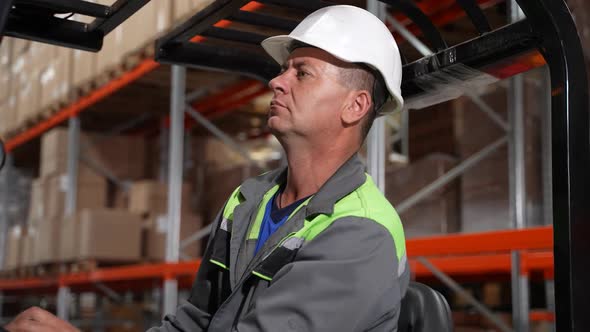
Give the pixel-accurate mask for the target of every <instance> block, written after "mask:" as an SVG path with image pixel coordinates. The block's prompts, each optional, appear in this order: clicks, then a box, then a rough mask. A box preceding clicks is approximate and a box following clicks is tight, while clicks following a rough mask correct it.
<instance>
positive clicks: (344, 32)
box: [262, 5, 404, 115]
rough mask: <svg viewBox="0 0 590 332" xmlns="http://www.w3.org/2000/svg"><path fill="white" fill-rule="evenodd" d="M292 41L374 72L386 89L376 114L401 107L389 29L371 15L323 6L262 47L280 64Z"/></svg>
mask: <svg viewBox="0 0 590 332" xmlns="http://www.w3.org/2000/svg"><path fill="white" fill-rule="evenodd" d="M294 41H298V42H301V43H303V44H307V45H310V46H313V47H317V48H320V49H322V50H324V51H326V52H328V53H330V54H332V55H333V56H335V57H336V58H338V59H340V60H343V61H346V62H352V63H363V64H366V65H368V66H369V67H371V68H372V69H374V70H376V71H378V72H379V73H380V74H381V76H383V79H384V81H385V85H386V86H387V90H388V92H389V98H387V101H386V103H385V104H384V105H383V107H381V108H380V110H379V114H378V115H383V114H386V113H391V112H396V111H399V110H401V109H402V106H403V104H404V100H403V98H402V95H401V89H400V84H401V80H402V63H401V58H400V53H399V50H398V47H397V43H396V42H395V39H393V36H392V35H391V32H390V31H389V29H387V27H386V26H385V24H383V22H382V21H381V20H380V19H378V18H377V17H376V16H375V15H373V14H371V13H370V12H368V11H366V10H364V9H361V8H359V7H355V6H348V5H337V6H328V7H324V8H321V9H319V10H317V11H315V12H313V13H311V14H310V15H309V16H307V17H306V18H305V19H304V20H303V21H301V23H299V25H297V27H296V28H295V29H294V30H293V31H291V33H290V34H289V35H280V36H273V37H270V38H267V39H265V40H264V41H262V47H263V48H264V50H266V52H267V53H268V54H269V55H270V56H271V57H272V58H273V59H274V60H275V61H276V62H278V63H279V64H283V63H284V62H285V61H286V60H287V58H288V57H289V54H290V52H291V47H290V46H291V44H292V43H293V42H294Z"/></svg>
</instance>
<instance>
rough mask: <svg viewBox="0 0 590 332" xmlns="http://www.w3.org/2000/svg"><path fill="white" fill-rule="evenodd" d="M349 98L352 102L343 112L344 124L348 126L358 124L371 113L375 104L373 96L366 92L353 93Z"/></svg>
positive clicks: (357, 91)
mask: <svg viewBox="0 0 590 332" xmlns="http://www.w3.org/2000/svg"><path fill="white" fill-rule="evenodd" d="M349 97H350V102H349V103H347V104H346V107H345V109H344V111H343V112H342V122H343V123H344V124H345V125H346V126H349V125H354V124H356V123H358V122H359V121H360V120H361V119H362V118H363V117H364V116H365V115H366V114H367V113H368V112H369V109H370V108H371V104H372V103H373V101H372V100H371V95H370V94H369V92H368V91H366V90H356V91H351V95H349Z"/></svg>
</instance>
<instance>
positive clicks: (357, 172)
mask: <svg viewBox="0 0 590 332" xmlns="http://www.w3.org/2000/svg"><path fill="white" fill-rule="evenodd" d="M286 178H287V166H284V167H280V168H278V169H275V170H273V171H270V172H267V173H265V174H262V175H260V176H257V177H255V178H250V179H248V180H246V181H245V182H244V184H242V186H241V187H240V193H241V194H242V196H243V197H244V198H245V199H246V200H249V199H257V200H259V199H261V198H262V196H263V195H264V194H265V193H266V192H267V191H268V190H270V188H272V187H274V186H275V185H277V184H281V183H284V182H285V181H286ZM365 180H366V174H365V165H364V164H363V162H362V161H361V160H360V158H359V156H358V154H357V153H355V154H354V155H353V156H352V157H350V159H348V160H347V161H346V162H345V163H344V164H342V166H340V168H339V169H338V170H337V171H336V173H334V174H333V175H332V176H331V177H330V178H329V179H328V181H326V183H324V185H323V186H322V187H321V188H320V189H319V190H318V192H317V193H316V194H315V195H314V197H313V198H312V199H311V200H310V202H309V203H308V205H307V212H306V217H308V216H310V215H314V214H332V213H333V212H334V204H336V202H337V201H338V200H340V199H341V198H342V197H344V196H346V195H348V194H349V193H351V192H352V191H354V190H355V189H357V188H358V187H360V186H361V185H362V184H363V183H364V182H365Z"/></svg>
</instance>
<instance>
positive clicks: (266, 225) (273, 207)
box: [254, 189, 309, 255]
mask: <svg viewBox="0 0 590 332" xmlns="http://www.w3.org/2000/svg"><path fill="white" fill-rule="evenodd" d="M281 191H282V189H280V190H278V191H277V192H276V193H275V194H274V195H273V197H272V198H271V199H270V200H269V201H268V203H266V208H265V210H264V217H263V218H262V224H261V225H260V233H258V241H257V242H256V248H255V249H254V255H256V253H258V251H259V250H260V249H261V248H262V246H263V245H264V243H265V242H266V240H268V238H269V237H270V236H271V235H272V234H273V233H274V232H276V230H277V229H279V227H281V226H282V225H283V224H284V223H285V221H287V219H289V216H290V215H291V213H292V212H293V211H295V209H296V208H297V207H298V206H299V205H301V203H303V202H304V201H305V200H306V199H307V198H308V197H309V196H308V197H305V198H302V199H300V200H298V201H296V202H293V203H291V204H289V205H288V206H285V207H284V208H282V209H279V208H278V206H277V204H275V198H276V197H277V196H278V195H279V193H280V192H281Z"/></svg>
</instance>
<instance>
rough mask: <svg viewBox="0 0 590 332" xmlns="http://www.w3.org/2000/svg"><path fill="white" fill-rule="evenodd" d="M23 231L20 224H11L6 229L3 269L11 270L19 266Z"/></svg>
mask: <svg viewBox="0 0 590 332" xmlns="http://www.w3.org/2000/svg"><path fill="white" fill-rule="evenodd" d="M23 231H24V230H23V228H22V227H21V226H20V225H16V226H12V227H11V228H10V230H9V231H8V236H7V241H6V255H5V256H4V269H5V270H13V269H15V268H17V267H19V263H20V261H21V255H22V242H23Z"/></svg>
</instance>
